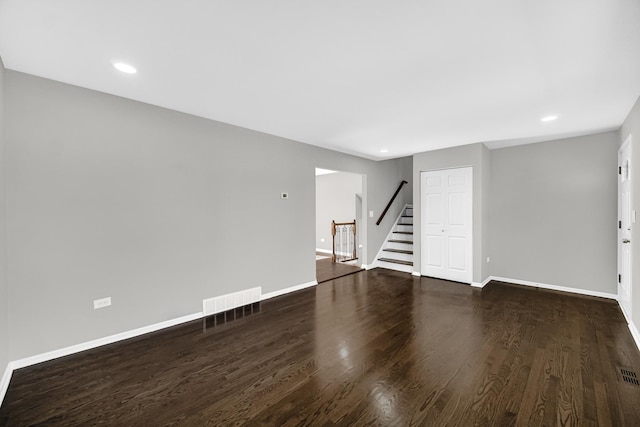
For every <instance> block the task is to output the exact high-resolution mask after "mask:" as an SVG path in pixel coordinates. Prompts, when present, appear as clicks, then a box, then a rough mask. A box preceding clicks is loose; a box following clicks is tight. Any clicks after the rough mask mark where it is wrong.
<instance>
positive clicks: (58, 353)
mask: <svg viewBox="0 0 640 427" xmlns="http://www.w3.org/2000/svg"><path fill="white" fill-rule="evenodd" d="M200 318H202V313H194V314H190V315H187V316H182V317H178V318H175V319H170V320H166V321H164V322H159V323H154V324H153V325H148V326H143V327H142V328H137V329H133V330H130V331H126V332H121V333H119V334H114V335H109V336H107V337H104V338H98V339H95V340H91V341H87V342H84V343H80V344H75V345H72V346H69V347H64V348H60V349H58V350H52V351H48V352H46V353H41V354H37V355H35V356H29V357H25V358H22V359H18V360H14V361H12V362H9V364H8V365H7V369H6V370H5V372H4V375H3V376H2V381H1V382H0V403H1V402H2V401H3V400H4V396H5V394H6V392H7V389H8V388H9V381H10V380H11V375H12V374H13V371H15V370H16V369H20V368H25V367H27V366H31V365H35V364H37V363H42V362H47V361H49V360H53V359H57V358H59V357H63V356H68V355H70V354H75V353H79V352H81V351H85V350H91V349H93V348H96V347H101V346H103V345H107V344H113V343H115V342H118V341H123V340H126V339H129V338H134V337H137V336H140V335H144V334H148V333H149V332H155V331H158V330H160V329H165V328H169V327H171V326H175V325H179V324H181V323H186V322H190V321H192V320H197V319H200Z"/></svg>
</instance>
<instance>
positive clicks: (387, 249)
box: [383, 248, 413, 255]
mask: <svg viewBox="0 0 640 427" xmlns="http://www.w3.org/2000/svg"><path fill="white" fill-rule="evenodd" d="M383 251H387V252H395V253H398V254H407V255H413V251H407V250H405V249H393V248H385V249H383Z"/></svg>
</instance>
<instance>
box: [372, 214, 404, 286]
mask: <svg viewBox="0 0 640 427" xmlns="http://www.w3.org/2000/svg"><path fill="white" fill-rule="evenodd" d="M376 264H377V266H378V267H382V268H389V269H391V270H397V271H404V272H405V273H411V272H412V271H413V206H412V205H407V206H405V207H404V209H403V211H402V214H401V215H400V216H399V217H398V220H397V221H396V223H395V224H394V225H393V227H392V228H391V232H390V233H389V235H388V236H387V241H386V242H385V244H384V245H383V247H382V249H381V250H380V252H379V253H378V257H377V259H376Z"/></svg>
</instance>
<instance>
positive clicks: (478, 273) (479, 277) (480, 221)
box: [413, 144, 489, 282]
mask: <svg viewBox="0 0 640 427" xmlns="http://www.w3.org/2000/svg"><path fill="white" fill-rule="evenodd" d="M488 159H489V153H488V149H487V147H485V146H484V145H483V144H471V145H463V146H460V147H453V148H446V149H443V150H436V151H428V152H425V153H420V154H415V155H414V156H413V182H414V187H413V207H414V213H413V215H414V221H413V222H414V226H413V233H414V234H413V238H414V245H413V253H414V255H413V259H414V265H413V268H414V271H420V262H421V247H420V245H421V240H422V239H421V228H422V227H421V224H420V217H421V206H420V203H421V197H420V172H425V171H430V170H437V169H450V168H458V167H465V166H473V281H474V282H482V281H483V280H484V279H485V278H486V277H487V276H488V271H487V269H486V267H485V266H483V265H482V264H483V263H482V259H483V258H484V252H483V251H484V246H483V236H484V237H485V238H486V237H487V234H488V230H487V229H484V228H485V227H486V226H487V224H488V223H487V220H486V218H483V217H484V216H485V214H486V211H487V209H486V206H484V207H483V202H482V201H483V199H484V197H485V195H484V192H485V191H487V189H488V186H487V183H486V182H485V180H486V176H487V169H488V167H489V165H485V164H484V162H486V161H487V160H488Z"/></svg>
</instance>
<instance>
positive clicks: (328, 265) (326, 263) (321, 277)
mask: <svg viewBox="0 0 640 427" xmlns="http://www.w3.org/2000/svg"><path fill="white" fill-rule="evenodd" d="M318 255H321V256H327V258H323V259H316V280H317V281H318V283H322V282H326V281H328V280H333V279H337V278H338V277H342V276H348V275H349V274H354V273H357V272H359V271H363V269H362V268H360V267H358V266H355V265H349V264H342V263H340V262H336V263H333V262H331V255H327V254H318Z"/></svg>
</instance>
